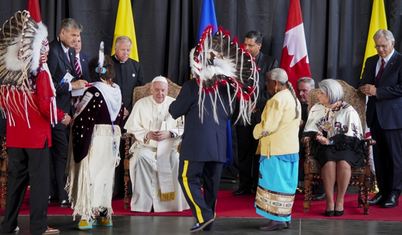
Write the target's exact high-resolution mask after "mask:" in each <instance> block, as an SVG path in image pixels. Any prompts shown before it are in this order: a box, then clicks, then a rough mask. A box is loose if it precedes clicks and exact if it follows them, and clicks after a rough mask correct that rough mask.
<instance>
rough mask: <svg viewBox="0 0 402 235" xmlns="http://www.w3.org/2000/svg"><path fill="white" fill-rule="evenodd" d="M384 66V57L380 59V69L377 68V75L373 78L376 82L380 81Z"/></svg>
mask: <svg viewBox="0 0 402 235" xmlns="http://www.w3.org/2000/svg"><path fill="white" fill-rule="evenodd" d="M384 67H385V60H384V59H381V67H380V69H379V70H378V73H377V76H376V77H375V80H376V81H377V82H379V81H380V78H381V74H382V72H383V71H384Z"/></svg>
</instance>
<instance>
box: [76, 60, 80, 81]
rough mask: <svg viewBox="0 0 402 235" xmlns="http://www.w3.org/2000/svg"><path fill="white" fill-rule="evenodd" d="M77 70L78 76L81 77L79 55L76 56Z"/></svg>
mask: <svg viewBox="0 0 402 235" xmlns="http://www.w3.org/2000/svg"><path fill="white" fill-rule="evenodd" d="M75 71H77V75H78V77H81V66H80V63H79V62H78V57H75Z"/></svg>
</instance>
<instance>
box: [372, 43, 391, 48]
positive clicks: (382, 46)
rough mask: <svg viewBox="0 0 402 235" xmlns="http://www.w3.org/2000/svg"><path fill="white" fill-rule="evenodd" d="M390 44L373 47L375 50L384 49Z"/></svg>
mask: <svg viewBox="0 0 402 235" xmlns="http://www.w3.org/2000/svg"><path fill="white" fill-rule="evenodd" d="M389 44H390V43H388V44H387V45H375V46H374V47H375V49H385V48H387V47H388V46H389Z"/></svg>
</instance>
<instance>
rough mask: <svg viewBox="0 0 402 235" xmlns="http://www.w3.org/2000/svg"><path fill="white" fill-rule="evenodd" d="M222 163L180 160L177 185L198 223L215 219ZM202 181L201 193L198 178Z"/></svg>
mask: <svg viewBox="0 0 402 235" xmlns="http://www.w3.org/2000/svg"><path fill="white" fill-rule="evenodd" d="M222 167H223V162H196V161H187V160H180V162H179V177H178V179H179V183H180V186H181V189H182V191H183V193H184V196H185V197H186V200H187V203H188V205H189V206H190V208H191V211H192V212H193V215H194V217H195V218H196V219H197V222H198V223H204V222H206V221H208V220H210V219H213V218H215V205H216V199H217V197H218V191H219V182H220V178H221V173H222ZM201 177H202V179H203V185H202V188H203V189H204V195H203V193H202V191H201V182H200V178H201Z"/></svg>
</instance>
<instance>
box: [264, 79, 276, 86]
mask: <svg viewBox="0 0 402 235" xmlns="http://www.w3.org/2000/svg"><path fill="white" fill-rule="evenodd" d="M273 81H274V80H268V81H266V82H265V85H267V86H268V84H269V83H270V82H273Z"/></svg>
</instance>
